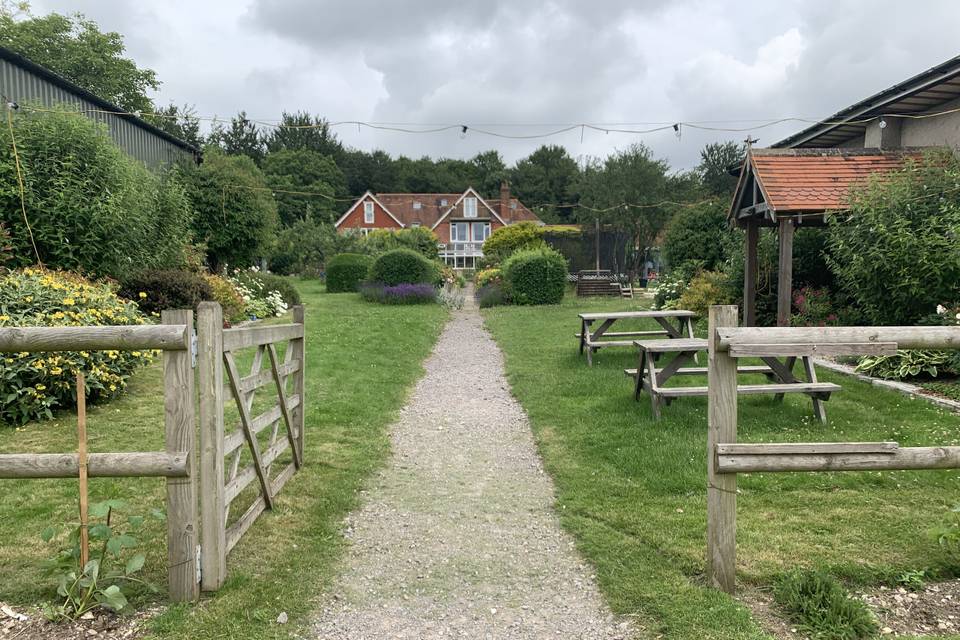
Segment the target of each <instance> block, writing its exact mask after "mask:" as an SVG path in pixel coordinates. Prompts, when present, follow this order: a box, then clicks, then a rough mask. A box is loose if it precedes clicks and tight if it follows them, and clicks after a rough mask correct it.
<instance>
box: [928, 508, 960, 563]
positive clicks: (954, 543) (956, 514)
mask: <svg viewBox="0 0 960 640" xmlns="http://www.w3.org/2000/svg"><path fill="white" fill-rule="evenodd" d="M933 537H934V539H935V540H936V541H937V544H938V545H939V546H940V549H941V550H943V552H944V553H945V554H946V555H947V557H948V558H949V559H950V561H951V562H954V563H960V504H958V505H956V506H954V507H953V508H952V509H951V510H950V513H948V514H947V515H946V517H944V519H943V521H942V522H941V523H940V524H939V525H937V527H935V528H934V530H933Z"/></svg>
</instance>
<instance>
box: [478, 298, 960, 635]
mask: <svg viewBox="0 0 960 640" xmlns="http://www.w3.org/2000/svg"><path fill="white" fill-rule="evenodd" d="M643 304H644V303H643V301H641V300H636V301H626V300H602V299H586V300H585V299H576V298H572V297H568V298H567V299H566V300H564V302H563V303H562V304H560V305H557V306H551V307H495V308H492V309H488V310H485V311H484V317H485V320H486V325H487V327H488V328H489V329H490V331H491V332H492V333H493V336H494V338H495V339H496V341H497V342H498V344H499V345H500V347H501V348H502V350H503V351H504V354H505V358H506V368H507V376H508V379H509V381H510V384H511V386H512V389H513V393H514V394H515V395H516V396H517V398H518V399H519V400H520V402H521V403H522V405H523V407H524V408H525V409H526V411H527V413H528V414H529V416H530V419H531V422H532V425H533V429H534V433H535V436H536V439H537V442H538V446H539V449H540V452H541V455H542V456H543V459H544V462H545V465H546V468H547V470H548V471H549V472H550V474H551V475H552V476H553V478H554V481H555V483H556V487H557V508H558V510H559V512H560V517H561V521H562V523H563V525H564V527H565V528H566V529H568V530H569V531H571V532H572V533H573V534H574V536H575V537H576V539H577V543H578V546H579V548H580V551H581V552H582V553H583V554H584V556H586V557H587V558H588V559H589V560H590V561H591V562H592V563H593V565H594V566H595V568H596V570H597V578H598V580H599V582H600V586H601V589H602V590H603V592H604V594H605V595H606V597H607V599H608V601H609V602H610V604H611V606H612V607H613V609H614V610H615V611H617V612H619V613H624V614H631V615H638V616H639V618H640V622H641V623H642V624H643V625H644V626H645V627H646V628H647V629H648V630H649V631H650V632H651V635H652V636H658V635H659V636H662V637H664V638H724V639H733V638H764V637H766V635H765V634H764V632H763V631H762V630H761V629H760V628H759V626H758V625H757V623H756V622H754V620H753V619H752V618H751V616H750V614H749V612H748V610H747V609H746V608H745V607H744V606H743V605H741V604H740V603H739V602H738V601H737V600H736V599H734V598H731V597H729V596H727V595H725V594H723V593H720V592H718V591H716V590H713V589H710V588H707V587H706V585H705V582H704V580H703V571H704V556H705V551H706V550H705V544H706V543H705V536H706V491H705V486H704V485H705V469H706V463H705V456H706V424H707V416H706V408H707V401H706V398H684V399H681V400H679V401H677V402H675V403H673V404H672V405H671V406H669V407H665V408H664V410H663V415H664V417H663V420H662V421H660V422H659V423H657V422H654V421H653V419H652V417H651V411H650V402H649V398H648V397H647V396H646V395H644V396H641V401H640V402H639V403H636V402H634V401H633V399H632V394H631V384H630V381H629V380H628V379H627V378H626V377H625V376H624V374H623V369H624V368H627V367H631V368H632V367H635V366H636V358H637V355H636V353H634V352H632V351H631V350H629V349H606V350H601V351H600V352H599V353H598V354H597V356H596V358H595V364H594V366H593V368H589V367H587V365H586V362H585V359H584V358H583V357H582V356H580V355H578V353H577V348H576V340H575V339H574V337H573V334H574V333H575V332H576V331H577V330H578V329H579V326H578V321H577V313H579V312H583V311H601V310H614V309H616V310H623V309H629V308H639V307H640V306H641V305H643ZM634 326H637V327H640V326H644V327H647V328H653V326H652V325H651V324H643V323H637V324H636V325H634ZM629 327H630V325H629V324H626V323H625V324H623V325H619V324H618V325H617V326H616V327H615V329H614V330H618V331H623V330H627V329H628V328H629ZM818 375H819V376H820V379H821V380H825V381H830V382H836V383H838V384H841V385H842V386H843V391H842V392H840V393H837V394H835V395H834V396H833V398H832V399H831V400H830V402H828V403H827V413H828V416H829V418H830V423H829V425H827V426H826V427H824V426H821V425H820V424H819V423H817V422H816V421H815V420H814V419H813V416H812V412H811V406H810V401H809V399H807V398H806V397H805V396H796V395H791V396H787V397H786V399H785V401H784V402H783V403H782V404H778V403H777V402H776V401H775V400H774V399H773V398H772V397H770V396H750V397H746V398H742V399H741V400H740V425H739V435H740V440H741V441H742V442H778V441H785V442H809V441H843V440H849V441H856V440H863V441H877V440H896V441H898V442H900V443H901V445H903V446H918V445H933V444H958V443H960V429H958V427H960V419H958V417H957V416H956V415H954V414H950V413H947V412H946V411H944V410H943V409H940V408H937V407H935V406H933V405H931V404H929V403H927V402H925V401H923V400H918V399H911V398H908V397H906V396H903V395H901V394H899V393H895V392H888V391H883V390H879V389H877V388H875V387H871V386H870V385H867V384H864V383H861V382H859V381H857V380H854V379H852V378H849V377H846V376H841V375H838V374H832V373H831V372H827V371H818ZM675 379H676V378H675ZM743 381H745V382H750V381H755V382H763V378H762V377H755V378H751V377H748V376H745V377H743ZM680 384H684V385H705V384H706V380H705V377H704V378H699V377H686V378H685V379H683V380H681V381H680ZM739 488H740V498H739V500H738V502H739V504H738V534H737V542H738V558H737V571H738V578H739V580H740V581H741V583H742V584H743V585H745V586H748V587H750V588H761V589H767V588H769V587H770V586H771V585H772V584H773V583H774V582H775V581H776V579H777V578H778V577H779V576H780V575H782V574H783V573H786V572H787V571H789V570H792V569H793V568H794V567H796V566H808V567H809V566H816V567H820V568H823V569H824V570H826V571H827V572H829V573H830V574H831V575H834V576H836V577H839V578H841V579H842V580H844V581H845V582H846V583H848V584H850V585H857V586H863V585H870V584H876V583H879V582H891V583H892V582H893V581H895V579H896V576H898V575H900V574H902V573H903V572H904V571H906V570H912V569H919V568H931V569H933V570H935V571H936V570H941V571H944V572H945V571H948V570H950V567H948V566H946V564H945V563H946V559H945V558H944V557H943V555H942V554H941V552H940V551H939V549H938V548H937V545H936V542H935V541H934V540H933V539H932V537H931V536H930V535H928V531H929V529H930V528H932V527H933V526H934V525H936V524H937V523H938V522H939V521H940V520H941V519H942V516H943V514H944V513H945V512H946V511H948V510H949V508H950V507H951V506H952V505H953V504H954V503H955V502H956V501H957V496H958V488H960V477H958V474H957V473H956V472H953V471H917V472H908V471H897V472H860V473H815V474H814V473H808V474H803V473H795V474H750V475H741V476H740V483H739Z"/></svg>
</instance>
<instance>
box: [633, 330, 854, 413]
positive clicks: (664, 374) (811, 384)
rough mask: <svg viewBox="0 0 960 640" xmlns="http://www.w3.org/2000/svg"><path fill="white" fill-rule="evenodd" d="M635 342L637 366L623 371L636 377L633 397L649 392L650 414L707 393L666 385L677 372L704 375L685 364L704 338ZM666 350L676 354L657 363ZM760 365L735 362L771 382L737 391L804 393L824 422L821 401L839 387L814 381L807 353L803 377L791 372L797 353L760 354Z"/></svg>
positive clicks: (702, 347)
mask: <svg viewBox="0 0 960 640" xmlns="http://www.w3.org/2000/svg"><path fill="white" fill-rule="evenodd" d="M633 344H634V345H636V346H637V348H638V349H639V350H640V361H639V363H638V367H637V368H636V369H624V373H625V374H627V375H628V376H631V377H633V378H634V380H635V384H634V391H633V397H634V399H635V400H639V398H640V392H641V391H643V390H646V391H647V392H648V393H649V394H650V400H651V403H652V406H653V416H654V418H655V419H657V420H659V419H660V408H661V406H662V405H664V404H666V405H669V404H670V403H671V402H672V401H673V400H674V399H676V398H682V397H688V396H706V395H707V387H699V386H698V387H665V386H664V385H665V384H666V382H667V380H669V379H670V378H672V377H673V376H677V375H706V374H707V372H708V369H707V367H684V366H683V365H685V364H687V363H689V362H690V361H691V360H694V359H695V358H696V354H697V353H698V352H699V351H706V350H707V344H708V343H707V341H706V340H703V339H699V338H681V339H671V340H635V341H634V342H633ZM667 353H674V354H676V355H675V356H674V358H673V360H671V361H670V362H669V363H668V364H667V365H666V366H663V367H658V366H657V360H659V359H660V357H661V356H662V355H664V354H667ZM760 359H761V360H762V361H763V364H762V365H745V366H738V367H737V373H762V374H763V375H765V376H766V377H767V379H768V380H770V381H771V382H769V383H767V384H741V385H737V395H738V396H739V395H757V394H764V393H772V394H774V396H775V397H776V398H777V399H778V400H782V399H783V396H784V394H786V393H804V394H806V395H808V396H810V398H811V399H812V401H813V412H814V414H815V415H816V417H817V419H818V420H819V421H820V422H821V423H822V424H826V422H827V413H826V409H825V408H824V406H823V402H824V401H826V400H829V399H830V394H831V393H833V392H834V391H840V390H841V388H842V387H840V385H836V384H833V383H831V382H819V381H817V372H816V370H815V369H814V367H813V361H812V359H811V358H810V356H801V358H800V359H801V360H802V361H803V368H804V372H805V373H806V377H807V379H806V380H803V379H800V378H798V377H797V376H796V375H794V373H793V369H794V366H795V365H796V362H797V357H796V356H791V357H788V358H786V359H785V360H783V361H781V360H780V359H778V358H776V357H774V356H762V357H761V358H760Z"/></svg>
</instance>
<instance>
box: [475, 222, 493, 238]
mask: <svg viewBox="0 0 960 640" xmlns="http://www.w3.org/2000/svg"><path fill="white" fill-rule="evenodd" d="M477 228H480V229H482V231H481V234H480V235H482V236H483V238H477V234H476V233H475V231H476V230H477ZM470 237H471V238H472V239H473V242H483V241H484V240H486V239H487V238H489V237H490V223H489V222H471V223H470Z"/></svg>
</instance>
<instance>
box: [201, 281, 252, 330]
mask: <svg viewBox="0 0 960 640" xmlns="http://www.w3.org/2000/svg"><path fill="white" fill-rule="evenodd" d="M203 279H204V280H205V281H206V283H207V286H209V287H210V291H211V292H212V294H213V297H212V298H211V299H212V300H213V301H214V302H218V303H219V304H220V307H221V309H223V320H224V322H226V323H233V322H239V321H241V320H244V319H246V317H247V316H246V313H244V311H245V304H244V302H243V298H242V297H241V296H240V292H239V291H237V288H236V286H234V284H233V283H232V282H231V281H230V280H228V279H227V278H224V277H223V276H218V275H214V274H212V273H205V274H203Z"/></svg>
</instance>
